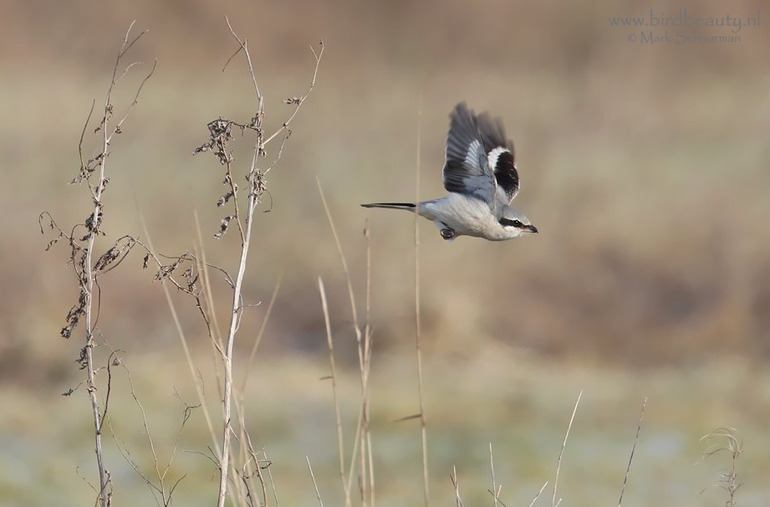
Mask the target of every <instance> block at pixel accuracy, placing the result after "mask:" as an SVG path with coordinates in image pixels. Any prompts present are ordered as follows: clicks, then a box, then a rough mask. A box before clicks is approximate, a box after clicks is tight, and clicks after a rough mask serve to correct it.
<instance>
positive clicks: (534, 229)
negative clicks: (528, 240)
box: [526, 225, 537, 234]
mask: <svg viewBox="0 0 770 507" xmlns="http://www.w3.org/2000/svg"><path fill="white" fill-rule="evenodd" d="M526 229H527V230H528V231H529V232H532V233H534V234H537V227H535V226H534V225H528V226H527V227H526Z"/></svg>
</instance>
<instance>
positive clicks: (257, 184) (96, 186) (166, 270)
mask: <svg viewBox="0 0 770 507" xmlns="http://www.w3.org/2000/svg"><path fill="white" fill-rule="evenodd" d="M226 22H227V27H228V28H229V30H230V33H231V35H232V36H233V38H234V39H235V41H236V42H237V45H238V48H237V50H236V51H235V53H234V54H233V55H232V56H231V57H230V58H229V59H228V60H227V63H226V64H225V68H224V69H223V71H224V70H225V69H226V68H227V66H228V65H229V63H230V61H231V60H232V59H233V58H234V57H235V56H236V55H238V54H239V53H243V54H244V56H245V59H246V63H247V65H248V68H249V72H250V75H251V79H252V83H253V86H254V92H255V98H256V103H255V112H254V115H253V116H252V117H251V119H250V120H249V121H247V122H238V121H234V120H229V119H225V118H218V119H217V120H214V121H211V122H209V124H208V130H209V140H208V141H206V142H205V143H204V144H202V145H201V146H199V147H198V148H197V149H196V150H195V152H194V153H195V154H197V153H202V152H207V151H212V152H213V154H214V155H215V156H216V157H217V158H218V160H219V162H220V164H221V165H222V166H223V167H224V169H225V171H224V172H225V175H224V184H225V185H226V187H227V191H226V192H225V194H224V195H222V197H221V198H220V199H219V201H218V202H217V206H218V207H223V206H229V207H230V213H229V214H228V215H227V216H225V217H224V218H223V219H222V222H221V226H220V228H219V231H217V233H216V234H214V237H215V238H216V239H221V238H222V237H223V236H224V234H225V233H226V232H227V231H228V229H229V228H230V226H231V225H232V224H234V225H235V227H236V228H237V230H238V238H239V240H240V241H239V243H240V253H239V256H238V263H237V269H236V271H235V275H234V276H232V275H230V274H229V272H228V271H227V270H225V269H223V268H221V267H218V266H215V265H212V264H209V263H208V262H206V261H205V253H204V251H203V249H202V248H201V250H200V252H197V253H196V254H191V253H185V254H183V255H180V256H176V257H168V256H165V255H162V254H159V253H156V250H155V249H154V248H153V245H152V242H151V241H150V240H149V237H150V236H149V231H148V230H147V227H146V225H145V235H146V236H147V238H148V240H147V242H146V243H145V242H142V241H141V240H139V239H137V238H135V237H133V236H130V235H125V236H122V237H120V238H118V239H117V240H115V241H114V242H113V243H112V245H111V246H110V247H109V248H108V249H107V250H106V251H105V252H104V253H103V254H101V255H100V256H98V257H95V255H94V252H95V246H96V241H97V238H98V237H99V236H103V235H105V233H104V232H103V231H102V223H103V220H104V201H103V195H104V192H105V190H106V188H107V185H108V183H109V178H108V177H107V176H106V168H107V160H108V157H109V155H110V146H111V144H112V142H113V139H114V137H115V136H116V135H117V134H121V133H122V132H123V130H122V129H123V124H124V122H125V120H126V119H127V117H128V115H129V113H130V111H131V110H132V108H133V107H134V106H135V105H136V104H137V102H138V99H139V95H140V93H141V91H142V89H143V88H144V85H145V83H146V82H147V80H148V79H149V78H150V77H151V76H152V74H153V72H154V71H155V64H153V67H152V69H151V70H150V72H149V73H148V74H147V75H146V76H145V78H144V79H143V80H142V81H141V83H140V84H139V86H138V88H137V90H136V93H135V95H134V98H133V101H132V102H131V103H130V104H129V105H128V106H127V107H126V108H125V110H124V111H123V113H122V115H121V116H116V114H115V110H116V108H115V105H114V104H113V100H112V97H113V91H114V89H115V87H116V85H117V84H118V83H119V81H120V80H121V79H122V78H123V77H124V76H125V75H126V74H127V73H128V72H129V71H130V70H131V69H132V68H133V67H134V66H136V65H138V63H139V62H135V63H131V64H129V65H128V66H126V67H125V68H123V67H122V65H123V62H124V59H125V57H126V54H127V53H128V52H129V50H130V49H131V48H132V47H133V46H134V44H135V43H136V42H137V41H138V40H139V39H140V38H141V37H142V36H143V35H144V34H145V33H146V31H144V32H141V33H140V34H139V35H137V36H135V37H133V38H132V37H131V31H132V28H133V23H132V24H131V26H130V27H129V29H128V31H127V32H126V35H125V38H124V40H123V44H122V45H121V48H120V50H119V52H118V56H117V59H116V62H115V66H114V68H113V73H112V80H111V82H110V85H109V88H108V90H107V95H106V98H105V102H104V108H103V114H102V116H101V119H100V121H99V122H98V125H97V126H96V127H95V129H94V133H95V134H100V135H101V141H100V143H99V147H98V148H97V149H96V150H95V154H94V155H93V156H92V157H91V158H89V159H88V160H86V159H85V155H84V143H85V140H86V135H85V134H86V132H87V130H88V128H89V124H90V121H91V117H92V114H93V111H94V106H93V105H92V107H91V111H90V112H89V114H88V118H87V120H86V123H85V125H84V127H83V131H82V133H81V136H80V143H79V145H78V151H79V153H80V160H81V167H80V171H79V173H78V175H77V176H76V177H75V178H74V179H73V181H72V183H85V184H86V185H87V187H88V190H89V192H90V194H91V201H92V204H93V211H92V213H91V214H90V215H89V216H88V217H87V218H86V219H85V220H84V221H83V222H82V223H80V224H76V225H75V226H73V227H72V228H71V230H70V231H69V232H66V231H65V230H64V229H62V228H61V227H59V225H58V224H57V223H56V221H55V220H54V219H53V217H52V215H51V214H50V213H49V212H48V211H44V212H42V213H41V214H40V216H39V218H38V222H39V224H40V228H41V232H42V233H45V229H46V228H48V229H50V230H52V231H53V234H54V237H53V239H51V240H50V241H49V243H48V245H47V249H50V248H51V247H52V246H53V245H54V244H56V243H58V242H59V241H61V240H66V242H67V244H68V245H69V247H70V264H71V265H72V268H73V271H74V273H75V276H76V278H77V280H78V283H79V286H80V295H79V297H78V301H77V302H76V303H75V305H73V307H72V308H71V309H70V311H69V313H68V314H67V319H66V321H67V322H66V326H65V327H64V328H62V330H61V335H62V336H63V337H65V338H70V337H71V336H72V334H73V332H74V330H75V328H76V327H77V326H78V324H80V322H81V320H82V321H83V327H84V335H85V343H84V346H83V347H82V348H81V351H80V355H79V358H78V360H77V362H78V364H79V365H80V367H81V369H83V370H85V371H86V378H85V384H86V391H87V394H88V397H89V400H90V404H91V411H92V413H93V421H94V439H95V455H96V461H97V467H98V473H99V486H98V488H97V487H94V489H95V490H96V491H97V493H98V503H99V505H100V506H101V507H107V506H109V505H110V504H111V501H112V493H113V491H112V490H113V486H112V482H111V479H110V473H109V471H108V469H107V467H106V465H105V461H104V453H103V449H102V447H103V446H102V435H103V429H104V423H105V421H108V410H107V409H108V406H109V399H110V393H111V389H112V369H111V368H112V367H114V366H119V365H120V366H123V367H124V368H125V364H124V363H123V362H122V359H121V358H120V354H119V352H118V351H113V353H112V354H110V357H109V358H108V360H107V366H106V370H107V374H108V375H107V377H108V378H107V379H106V383H105V386H106V389H105V393H106V394H105V396H104V400H103V401H102V400H100V397H99V394H98V388H97V380H96V377H97V373H98V372H99V371H100V370H101V368H99V367H98V366H97V364H96V361H95V359H94V349H95V348H96V346H97V343H96V340H95V335H96V334H97V329H98V328H97V324H98V320H99V310H100V297H101V293H100V286H99V277H100V276H102V275H104V274H106V273H108V272H109V271H111V270H112V269H114V268H115V267H117V266H118V265H119V264H120V263H121V262H123V260H124V259H125V258H126V256H127V255H128V253H129V252H130V251H131V250H132V249H133V248H134V247H135V246H136V245H140V246H141V247H142V248H143V249H144V250H145V256H144V261H143V267H144V268H147V267H148V265H149V264H150V262H152V263H153V264H154V265H155V266H156V274H155V280H157V281H160V282H161V283H162V285H163V288H164V290H165V292H166V297H167V301H168V302H169V308H170V310H171V313H172V317H173V319H174V321H175V324H176V326H177V330H178V332H179V335H180V340H181V342H182V345H183V349H184V351H185V356H186V358H187V362H188V364H189V365H190V372H191V374H192V376H193V381H194V383H195V386H196V390H197V393H198V398H199V402H200V404H199V406H201V407H203V411H204V414H205V417H206V421H207V424H208V426H209V430H210V432H211V434H212V440H213V449H211V453H212V455H211V456H210V458H211V459H212V461H213V462H214V463H216V464H217V466H218V468H219V470H220V480H219V488H218V494H217V505H218V506H220V507H221V506H223V505H224V502H225V498H226V497H227V496H228V485H230V484H233V485H235V489H236V493H235V494H233V493H230V496H231V498H233V500H234V502H236V503H238V504H239V505H256V504H261V505H264V506H267V505H268V501H267V481H266V479H265V477H263V475H262V471H263V470H265V469H266V468H267V466H268V464H269V461H268V460H267V458H266V456H264V457H263V458H260V457H259V454H260V452H258V451H257V450H255V448H254V447H253V445H252V443H251V438H250V436H249V434H248V432H247V431H246V424H245V410H244V406H243V403H242V400H243V398H242V393H241V398H240V401H239V399H238V398H237V397H236V396H235V395H234V394H237V393H234V385H233V361H232V357H233V347H234V342H235V338H236V334H237V331H238V329H239V327H240V324H241V321H242V318H243V313H244V310H245V309H246V308H247V307H249V306H254V305H251V304H248V303H246V302H245V301H244V297H243V295H242V287H243V279H244V275H245V272H246V261H247V258H248V253H249V247H250V242H251V234H252V227H253V222H254V212H255V209H256V208H257V206H258V205H259V204H260V203H261V202H262V198H263V195H264V194H265V193H266V192H268V190H267V180H266V176H267V174H268V173H269V172H270V170H271V169H272V168H273V167H274V166H275V164H276V163H277V162H278V161H279V159H280V158H281V156H282V154H283V149H284V146H285V144H286V141H287V140H288V138H289V137H290V135H291V130H290V128H289V127H290V124H291V122H292V120H293V119H294V118H295V117H296V115H297V113H298V112H299V109H300V108H301V107H302V105H303V103H304V101H305V100H306V99H307V97H308V96H309V94H310V93H311V91H312V90H313V87H314V86H315V82H316V76H317V75H318V69H319V66H320V62H321V58H322V55H323V51H324V46H323V42H321V43H320V44H319V46H318V49H315V48H313V47H311V48H310V49H311V52H312V54H313V57H314V60H315V66H314V68H313V73H312V78H311V80H310V85H309V86H308V88H307V89H306V91H305V92H304V93H303V94H302V95H300V96H298V97H293V98H288V99H285V100H284V101H283V102H284V103H285V104H287V105H290V106H293V109H292V111H291V112H290V113H289V114H288V116H287V118H286V119H285V120H284V121H283V122H282V123H281V125H280V127H278V128H277V129H276V130H275V131H274V132H272V133H266V132H265V130H264V128H263V123H264V119H265V104H264V97H263V96H262V94H261V92H260V90H259V86H258V83H257V79H256V75H255V72H254V67H253V64H252V59H251V54H250V52H249V46H248V40H247V39H241V38H240V37H239V36H238V35H237V34H236V33H235V31H234V30H233V28H232V26H231V24H230V21H229V20H227V19H226ZM234 130H239V131H240V133H241V134H245V133H252V134H253V135H254V144H253V151H252V156H251V161H250V164H249V165H248V166H247V168H246V170H245V180H246V195H245V199H244V198H243V197H242V194H241V193H239V190H240V189H239V185H238V183H237V181H236V177H235V166H234V162H235V159H234V157H233V154H232V151H231V148H230V143H231V141H233V140H234V136H233V131H234ZM279 140H280V144H279V146H278V149H277V153H276V155H275V156H274V157H273V158H272V159H269V161H268V162H267V163H266V164H262V162H261V160H262V159H264V158H267V146H268V144H270V143H271V142H277V141H279ZM200 243H201V244H202V243H203V242H202V241H200ZM94 259H96V260H94ZM211 269H214V270H217V271H219V272H220V274H221V275H222V277H223V278H224V280H225V281H226V283H227V284H228V285H229V287H230V289H231V291H232V299H231V307H230V318H229V319H228V323H227V331H226V332H225V333H224V334H222V333H220V331H219V326H218V323H217V321H216V312H215V311H214V298H213V295H212V291H211V284H210V279H211V277H210V275H209V270H211ZM167 282H168V283H170V284H171V286H173V287H174V288H176V290H177V291H179V292H182V293H185V294H187V295H189V296H191V297H192V298H193V299H194V301H195V306H196V308H197V309H198V310H199V313H200V315H201V317H202V318H203V321H204V323H205V326H206V329H207V332H208V335H209V337H210V339H211V343H212V346H213V348H214V350H215V351H216V354H217V357H219V359H220V360H221V365H222V369H221V370H220V371H221V372H222V374H221V376H220V377H219V378H218V380H220V385H221V403H222V431H221V434H220V435H221V437H220V438H219V439H217V438H215V437H214V422H213V418H212V417H211V414H210V413H209V411H208V410H207V409H206V404H205V400H204V394H203V389H202V386H201V382H200V381H199V380H200V379H198V378H197V377H198V374H197V369H196V368H195V367H194V364H193V360H192V356H191V354H190V351H189V347H188V346H187V340H186V338H185V337H184V333H183V332H182V331H181V325H180V323H179V320H178V317H177V313H176V309H175V306H174V304H173V302H172V301H171V298H170V293H169V291H168V284H167ZM277 290H278V285H277V286H276V291H275V292H274V294H273V300H272V301H274V300H275V296H276V294H277ZM272 301H271V307H272ZM263 330H264V323H263ZM260 338H261V332H260V335H259V337H258V338H257V341H256V342H255V343H254V346H253V349H252V360H253V356H254V354H255V353H256V347H257V345H258V344H259V340H260ZM250 362H251V361H250ZM126 373H127V375H128V382H129V385H130V388H131V395H132V397H133V399H134V401H135V403H136V405H137V406H138V407H139V410H140V412H141V415H142V421H143V425H144V431H145V435H146V437H147V439H148V445H149V447H150V449H151V451H152V456H153V459H154V464H155V470H154V475H155V480H153V479H151V478H150V477H149V476H148V475H147V474H146V473H144V472H142V471H141V470H140V468H139V466H138V464H137V463H136V462H135V461H134V460H133V459H132V458H131V454H130V452H129V451H128V449H127V448H126V447H125V445H121V443H120V440H119V438H117V437H115V440H116V442H117V445H118V450H119V451H120V452H121V453H122V454H123V456H124V458H125V459H126V461H127V462H128V463H129V465H130V466H131V467H132V468H133V469H134V470H135V471H136V472H137V473H138V474H139V475H140V476H141V477H142V479H143V480H144V481H145V482H146V483H147V484H148V485H149V486H150V489H151V491H152V492H153V495H154V496H155V498H156V502H157V503H158V505H164V506H166V505H169V504H170V503H171V496H172V495H173V491H174V489H175V488H176V486H177V485H178V484H179V481H176V482H175V483H174V484H172V485H171V486H167V485H166V482H165V479H166V475H167V473H168V471H169V468H170V466H171V462H172V461H173V458H174V455H175V453H176V449H177V445H175V446H174V450H173V452H172V454H171V456H170V458H169V459H168V461H167V462H166V464H165V465H164V466H162V467H161V465H160V460H159V458H158V456H157V454H156V453H155V447H154V443H153V439H152V436H151V434H150V430H149V423H148V422H147V417H146V412H145V410H144V408H143V406H142V404H141V402H140V401H139V398H138V396H137V394H136V392H135V390H134V387H133V383H132V382H131V380H130V373H129V372H128V370H127V369H126ZM246 378H247V377H246V375H244V381H243V388H242V389H245V386H246ZM76 389H77V388H75V389H70V390H69V391H68V392H66V393H64V394H65V395H71V394H72V393H74V392H75V390H76ZM234 400H235V403H234ZM192 408H194V407H191V406H187V408H186V409H185V413H184V418H183V422H182V424H181V427H180V432H179V434H181V430H182V428H183V427H184V425H185V423H186V422H187V420H188V419H189V417H190V413H191V411H192ZM234 410H235V411H236V412H237V416H236V415H235V414H234V413H233V412H234ZM236 420H237V421H239V423H240V424H239V426H240V428H239V431H238V432H237V433H236V432H235V430H234V422H235V421H236ZM110 428H111V426H110ZM179 434H178V435H177V444H178V441H179V440H178V439H179ZM234 434H235V435H237V438H238V441H239V443H240V448H239V450H240V455H239V457H240V460H239V461H240V468H238V467H236V462H235V461H234V456H233V453H232V445H231V439H232V436H233V435H234ZM113 435H114V432H113ZM231 470H232V471H233V472H232V473H231ZM255 478H256V479H257V480H258V481H259V482H260V487H259V490H261V493H262V494H261V500H258V499H257V498H256V497H257V495H256V491H257V489H256V488H255V487H254V483H253V481H254V479H255ZM270 484H271V487H272V488H273V493H274V494H275V489H274V486H272V477H270ZM276 498H277V497H276Z"/></svg>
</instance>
